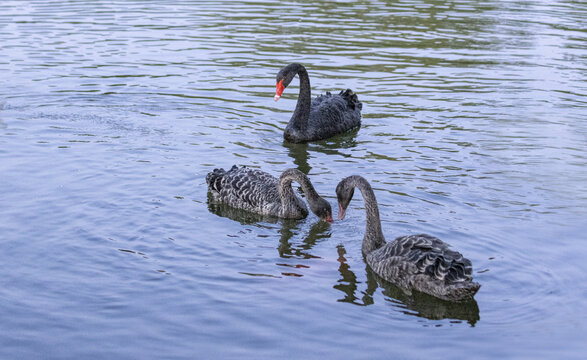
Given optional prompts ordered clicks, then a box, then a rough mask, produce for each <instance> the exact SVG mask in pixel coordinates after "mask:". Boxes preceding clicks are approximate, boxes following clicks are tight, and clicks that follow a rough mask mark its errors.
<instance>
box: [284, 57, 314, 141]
mask: <svg viewBox="0 0 587 360" xmlns="http://www.w3.org/2000/svg"><path fill="white" fill-rule="evenodd" d="M294 71H296V72H297V74H298V76H299V78H300V94H299V95H298V102H297V105H296V109H295V111H294V113H293V116H292V117H291V120H290V121H289V125H290V126H292V127H293V128H295V129H298V130H305V129H306V127H307V125H308V118H309V117H310V104H311V102H312V95H311V90H310V77H309V76H308V72H307V71H306V68H305V67H303V66H302V65H299V66H296V68H295V69H294Z"/></svg>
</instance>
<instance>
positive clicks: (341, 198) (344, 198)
mask: <svg viewBox="0 0 587 360" xmlns="http://www.w3.org/2000/svg"><path fill="white" fill-rule="evenodd" d="M354 194H355V185H354V184H351V178H350V177H348V178H345V179H342V181H341V182H339V183H338V185H337V186H336V198H337V200H338V220H342V219H344V216H345V215H346V209H347V208H348V206H349V204H350V202H351V200H352V198H353V195H354Z"/></svg>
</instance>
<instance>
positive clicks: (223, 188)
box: [206, 165, 332, 222]
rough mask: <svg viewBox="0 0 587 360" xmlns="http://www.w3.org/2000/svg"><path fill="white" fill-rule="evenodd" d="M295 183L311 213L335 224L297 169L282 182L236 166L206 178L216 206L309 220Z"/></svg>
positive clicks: (215, 172)
mask: <svg viewBox="0 0 587 360" xmlns="http://www.w3.org/2000/svg"><path fill="white" fill-rule="evenodd" d="M292 181H296V182H298V183H299V184H300V185H301V186H302V190H303V191H304V193H305V195H306V198H307V199H308V202H309V203H310V209H311V210H312V212H313V213H315V214H316V215H317V216H318V217H319V218H320V219H322V220H324V221H328V222H332V210H331V208H330V204H329V203H328V202H327V201H326V200H324V199H323V198H322V197H320V196H319V195H318V193H316V190H315V189H314V186H313V185H312V183H311V182H310V179H308V177H307V176H306V175H305V174H304V173H302V172H301V171H299V170H297V169H288V170H285V171H284V172H283V173H282V174H281V176H280V177H279V179H277V178H276V177H274V176H272V175H270V174H268V173H266V172H263V171H261V170H255V169H249V168H246V167H244V166H243V167H240V168H239V167H237V166H236V165H234V166H233V167H232V168H231V169H230V170H228V171H226V170H224V169H214V171H212V172H210V173H208V175H206V183H207V184H208V190H209V191H210V193H211V194H212V199H213V200H214V201H216V202H221V203H226V204H228V205H230V206H232V207H235V208H239V209H244V210H248V211H251V212H255V213H258V214H261V215H269V216H276V217H280V218H286V219H302V218H305V217H306V216H308V208H307V207H306V204H305V203H304V201H303V200H302V199H300V198H299V197H298V196H296V195H295V193H294V190H293V189H292V187H291V183H292Z"/></svg>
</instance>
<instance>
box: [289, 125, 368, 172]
mask: <svg viewBox="0 0 587 360" xmlns="http://www.w3.org/2000/svg"><path fill="white" fill-rule="evenodd" d="M358 132H359V128H356V129H353V130H351V131H347V132H346V133H344V134H340V135H337V136H334V137H331V138H330V139H328V140H321V141H316V142H312V143H310V144H309V143H301V144H293V143H288V142H286V141H284V142H283V147H285V148H286V149H287V150H288V154H289V156H290V157H291V158H292V159H293V162H294V164H295V165H296V167H297V168H298V170H300V171H301V172H303V173H304V174H306V175H307V174H309V173H310V170H312V167H311V166H310V163H309V160H310V151H315V152H319V153H323V154H326V155H339V156H341V157H343V158H347V157H351V155H350V154H347V153H345V152H343V151H340V149H343V150H344V149H350V148H354V147H356V146H357V141H356V139H355V138H356V136H357V133H358Z"/></svg>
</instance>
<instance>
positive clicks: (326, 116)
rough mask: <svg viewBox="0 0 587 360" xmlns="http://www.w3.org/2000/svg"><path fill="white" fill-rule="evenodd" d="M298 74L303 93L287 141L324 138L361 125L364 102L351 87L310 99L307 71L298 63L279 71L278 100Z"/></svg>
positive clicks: (276, 95)
mask: <svg viewBox="0 0 587 360" xmlns="http://www.w3.org/2000/svg"><path fill="white" fill-rule="evenodd" d="M296 74H297V75H299V77H300V94H299V96H298V103H297V105H296V109H295V111H294V113H293V116H292V117H291V119H290V120H289V123H288V124H287V127H286V128H285V133H284V134H283V137H284V138H285V140H286V141H289V142H293V143H301V142H308V141H315V140H322V139H326V138H329V137H331V136H334V135H336V134H340V133H343V132H345V131H347V130H350V129H352V128H354V127H357V126H360V125H361V109H362V107H363V104H361V102H360V101H359V99H358V98H357V95H355V94H354V93H353V91H352V90H351V89H347V90H345V91H341V92H340V94H338V95H332V94H331V93H329V92H327V93H326V95H320V96H318V97H316V98H315V99H314V100H311V95H310V79H309V77H308V72H307V71H306V68H305V67H304V66H303V65H301V64H298V63H293V64H289V65H287V66H286V67H284V68H283V69H281V70H279V73H277V78H276V81H277V87H276V91H275V97H274V99H275V101H277V100H279V98H280V97H281V94H282V93H283V90H284V89H285V88H286V87H287V86H288V85H289V84H290V83H291V81H292V80H293V78H294V77H295V76H296Z"/></svg>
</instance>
